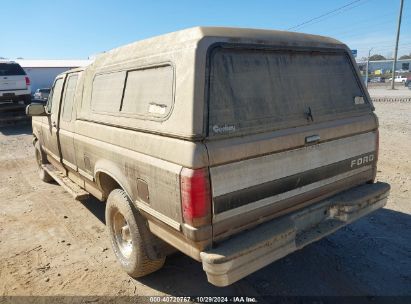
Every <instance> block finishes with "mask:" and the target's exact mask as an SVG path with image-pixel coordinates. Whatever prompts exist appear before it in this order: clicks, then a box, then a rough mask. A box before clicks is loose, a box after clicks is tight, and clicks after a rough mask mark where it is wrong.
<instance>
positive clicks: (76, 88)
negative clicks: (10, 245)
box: [26, 27, 390, 286]
mask: <svg viewBox="0 0 411 304" xmlns="http://www.w3.org/2000/svg"><path fill="white" fill-rule="evenodd" d="M26 111H27V114H28V115H30V116H33V120H32V121H33V135H34V140H33V142H34V146H35V152H36V158H37V162H38V168H39V175H40V177H41V178H42V179H43V180H44V181H51V180H52V179H54V180H56V181H57V182H58V183H59V184H61V185H62V186H63V187H65V189H66V190H67V191H69V192H70V193H71V194H73V196H74V197H75V198H77V199H85V198H86V197H87V196H88V195H90V194H91V195H93V196H95V197H96V198H98V199H99V200H101V201H107V203H106V224H107V228H108V231H109V235H110V238H111V243H112V247H113V250H114V253H115V255H116V257H117V259H118V261H119V262H120V264H121V266H122V267H123V268H124V270H125V271H126V272H127V273H128V274H129V275H131V276H132V277H140V276H144V275H147V274H149V273H151V272H153V271H156V270H158V269H160V268H161V267H162V266H163V264H164V261H165V258H166V256H167V255H169V254H171V253H172V252H173V251H175V250H176V249H177V250H180V251H182V252H183V253H185V254H187V255H188V256H190V257H192V258H193V259H195V260H197V261H199V262H201V263H202V266H203V269H204V271H205V272H206V274H207V278H208V280H209V282H210V283H212V284H214V285H217V286H226V285H229V284H232V283H233V282H236V281H237V280H239V279H241V278H243V277H245V276H247V275H248V274H250V273H252V272H254V271H256V270H258V269H260V268H262V267H264V266H266V265H267V264H269V263H272V262H274V261H276V260H278V259H280V258H282V257H284V256H285V255H287V254H289V253H291V252H293V251H295V250H298V249H300V248H302V247H304V246H305V245H307V244H309V243H311V242H314V241H316V240H319V239H321V238H323V237H325V236H327V235H328V234H330V233H332V232H334V231H336V230H337V229H339V228H341V227H342V226H344V225H347V224H349V223H350V222H352V221H354V220H356V219H358V218H360V217H362V216H364V215H366V214H368V213H370V212H372V211H374V210H376V209H378V208H381V207H383V206H384V204H385V203H386V200H387V196H388V193H389V189H390V187H389V185H388V184H386V183H382V182H374V180H375V176H376V171H377V169H376V165H377V158H378V120H377V117H376V115H375V114H374V112H373V111H374V108H373V105H372V103H371V100H370V97H369V95H368V93H367V90H366V89H365V87H364V85H363V83H362V81H361V78H360V75H359V72H358V69H357V66H356V64H355V61H354V60H353V58H352V56H351V52H350V50H349V49H348V48H347V46H346V45H344V44H343V43H341V42H339V41H337V40H334V39H331V38H327V37H321V36H313V35H306V34H299V33H289V32H281V31H268V30H252V29H232V28H207V27H198V28H192V29H188V30H183V31H179V32H175V33H170V34H166V35H163V36H159V37H154V38H151V39H147V40H143V41H139V42H135V43H132V44H130V45H126V46H123V47H119V48H117V49H114V50H112V51H109V52H106V53H104V54H102V55H100V56H98V57H97V58H96V60H95V61H94V62H93V63H92V64H91V65H89V66H88V67H86V68H84V69H75V70H71V71H68V72H65V73H63V74H60V75H59V76H57V78H56V80H55V82H54V85H53V89H52V91H51V93H50V97H49V99H48V103H47V105H46V106H42V105H40V104H32V105H29V106H28V107H27V110H26ZM56 203H58V202H56Z"/></svg>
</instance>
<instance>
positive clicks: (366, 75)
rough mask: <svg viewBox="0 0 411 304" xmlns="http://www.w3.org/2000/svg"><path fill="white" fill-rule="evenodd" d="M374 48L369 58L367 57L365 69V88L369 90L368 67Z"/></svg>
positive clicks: (369, 53)
mask: <svg viewBox="0 0 411 304" xmlns="http://www.w3.org/2000/svg"><path fill="white" fill-rule="evenodd" d="M372 49H373V48H370V50H369V51H368V57H367V65H366V68H365V87H366V88H368V67H369V65H370V56H371V51H372Z"/></svg>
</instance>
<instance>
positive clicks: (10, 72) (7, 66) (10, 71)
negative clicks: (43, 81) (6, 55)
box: [0, 63, 26, 76]
mask: <svg viewBox="0 0 411 304" xmlns="http://www.w3.org/2000/svg"><path fill="white" fill-rule="evenodd" d="M15 75H26V72H24V70H23V68H22V67H21V66H20V65H19V64H17V63H0V76H15Z"/></svg>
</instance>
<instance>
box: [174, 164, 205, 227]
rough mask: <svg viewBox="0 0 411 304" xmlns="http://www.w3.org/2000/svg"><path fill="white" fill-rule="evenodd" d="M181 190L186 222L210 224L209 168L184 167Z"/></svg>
mask: <svg viewBox="0 0 411 304" xmlns="http://www.w3.org/2000/svg"><path fill="white" fill-rule="evenodd" d="M180 191H181V207H182V209H183V218H184V222H185V223H187V224H189V225H191V226H194V227H199V226H202V225H206V224H209V223H210V221H211V214H210V213H211V197H210V179H209V175H208V170H207V169H204V168H203V169H195V170H193V169H188V168H183V169H182V170H181V173H180Z"/></svg>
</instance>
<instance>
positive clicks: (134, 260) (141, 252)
mask: <svg viewBox="0 0 411 304" xmlns="http://www.w3.org/2000/svg"><path fill="white" fill-rule="evenodd" d="M137 212H138V211H137V210H136V209H135V207H134V206H133V204H132V203H131V202H130V200H129V199H128V197H127V195H126V193H125V192H124V191H123V190H121V189H115V190H113V191H112V192H111V193H110V194H109V196H108V198H107V203H106V225H107V229H108V233H109V237H110V240H111V245H112V248H113V251H114V254H115V255H116V258H117V260H118V261H119V262H120V265H121V267H122V268H123V269H124V270H125V271H126V272H127V273H128V275H130V276H131V277H133V278H138V277H143V276H145V275H148V274H150V273H152V272H155V271H157V270H159V269H160V268H161V267H163V265H164V262H165V257H163V258H160V259H156V260H152V259H150V258H149V257H148V256H147V254H146V251H145V246H144V242H143V239H142V237H141V234H140V231H139V228H138V224H137V220H136V216H137V215H138V214H137Z"/></svg>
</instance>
